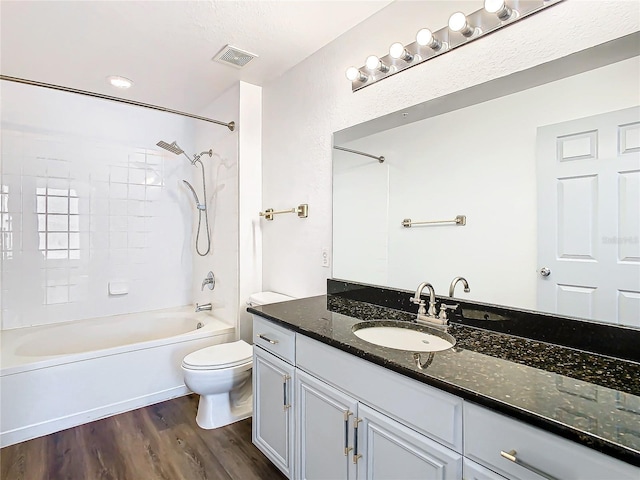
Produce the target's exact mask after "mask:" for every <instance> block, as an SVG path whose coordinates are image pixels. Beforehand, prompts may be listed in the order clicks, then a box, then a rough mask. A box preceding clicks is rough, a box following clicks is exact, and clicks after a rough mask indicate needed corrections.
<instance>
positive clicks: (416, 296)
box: [409, 282, 437, 318]
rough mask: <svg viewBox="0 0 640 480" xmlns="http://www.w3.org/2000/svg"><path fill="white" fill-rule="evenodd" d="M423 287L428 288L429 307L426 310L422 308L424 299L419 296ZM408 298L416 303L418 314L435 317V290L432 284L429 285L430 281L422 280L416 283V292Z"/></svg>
mask: <svg viewBox="0 0 640 480" xmlns="http://www.w3.org/2000/svg"><path fill="white" fill-rule="evenodd" d="M425 288H428V289H429V309H428V310H426V309H425V308H424V307H425V303H424V300H422V299H421V298H420V295H422V290H424V289H425ZM409 300H411V301H412V302H413V303H415V304H416V305H418V315H419V316H420V315H424V316H426V317H431V318H435V317H436V316H437V314H436V292H435V290H434V289H433V285H431V284H430V283H427V282H422V283H421V284H420V285H418V288H417V289H416V293H415V294H414V295H413V297H411V298H410V299H409Z"/></svg>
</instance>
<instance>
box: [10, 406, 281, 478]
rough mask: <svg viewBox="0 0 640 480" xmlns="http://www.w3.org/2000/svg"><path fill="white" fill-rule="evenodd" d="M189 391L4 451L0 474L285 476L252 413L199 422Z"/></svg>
mask: <svg viewBox="0 0 640 480" xmlns="http://www.w3.org/2000/svg"><path fill="white" fill-rule="evenodd" d="M197 408H198V397H197V396H196V395H189V396H187V397H181V398H176V399H173V400H169V401H167V402H163V403H159V404H157V405H152V406H150V407H145V408H140V409H138V410H134V411H131V412H126V413H123V414H120V415H115V416H113V417H109V418H105V419H102V420H98V421H95V422H92V423H87V424H85V425H80V426H79V427H74V428H70V429H68V430H64V431H62V432H58V433H53V434H51V435H47V436H45V437H40V438H35V439H33V440H29V441H27V442H23V443H19V444H17V445H12V446H9V447H5V448H3V449H2V450H0V479H1V480H94V479H96V480H156V479H158V480H182V479H184V480H201V479H225V480H252V479H278V480H281V479H284V478H285V477H284V476H283V475H282V473H280V471H279V470H278V469H277V468H276V467H274V466H273V465H272V464H271V462H270V461H269V460H267V458H266V457H265V456H264V455H262V453H260V451H258V449H256V448H255V446H253V444H252V443H251V419H247V420H244V421H241V422H237V423H234V424H232V425H229V426H227V427H222V428H218V429H215V430H203V429H201V428H199V427H198V426H197V425H196V420H195V415H196V410H197Z"/></svg>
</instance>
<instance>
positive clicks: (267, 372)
mask: <svg viewBox="0 0 640 480" xmlns="http://www.w3.org/2000/svg"><path fill="white" fill-rule="evenodd" d="M294 371H295V368H294V367H293V366H291V365H289V364H288V363H286V362H284V361H283V360H281V359H279V358H277V357H275V356H274V355H271V354H270V353H267V352H265V351H264V350H262V349H261V348H260V347H257V346H255V347H254V349H253V432H252V440H253V443H254V444H255V446H256V447H258V449H260V451H261V452H262V453H264V454H265V455H266V456H267V458H268V459H269V460H271V461H272V462H273V463H274V464H275V465H276V466H277V467H278V468H279V469H280V470H282V472H283V473H284V474H285V475H286V476H287V477H288V478H292V476H293V458H294V457H293V434H294V430H293V408H292V407H291V406H292V405H293V394H294V392H293V378H294Z"/></svg>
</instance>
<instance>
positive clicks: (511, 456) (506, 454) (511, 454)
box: [500, 450, 558, 480]
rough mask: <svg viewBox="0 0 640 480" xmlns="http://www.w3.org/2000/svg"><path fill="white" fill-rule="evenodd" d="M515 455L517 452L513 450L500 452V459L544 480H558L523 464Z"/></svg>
mask: <svg viewBox="0 0 640 480" xmlns="http://www.w3.org/2000/svg"><path fill="white" fill-rule="evenodd" d="M516 454H517V452H516V451H515V450H509V451H508V452H505V451H503V450H500V456H501V457H502V458H506V459H507V460H509V461H510V462H513V463H515V464H517V465H520V466H521V467H523V468H526V469H527V470H530V471H532V472H533V473H535V474H538V475H540V476H541V477H543V478H546V479H548V480H558V479H557V478H556V477H553V476H551V475H549V474H548V473H545V472H543V471H542V470H538V469H537V468H536V467H534V466H533V465H529V464H528V463H526V462H523V461H522V460H520V459H519V458H518V457H516Z"/></svg>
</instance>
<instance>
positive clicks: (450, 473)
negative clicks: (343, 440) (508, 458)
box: [357, 403, 462, 480]
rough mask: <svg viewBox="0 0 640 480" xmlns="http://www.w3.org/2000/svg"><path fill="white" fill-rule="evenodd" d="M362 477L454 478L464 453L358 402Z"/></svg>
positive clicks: (369, 479)
mask: <svg viewBox="0 0 640 480" xmlns="http://www.w3.org/2000/svg"><path fill="white" fill-rule="evenodd" d="M358 419H359V420H360V421H359V423H358V429H357V430H358V432H357V438H358V441H357V448H358V450H357V455H359V456H360V458H358V459H357V460H358V479H359V480H365V479H366V480H374V479H375V480H398V479H402V480H414V479H415V480H417V479H422V480H454V479H460V478H462V455H460V454H459V453H456V452H454V451H453V450H451V449H449V448H447V447H445V446H444V445H441V444H439V443H438V442H434V441H433V440H431V439H429V438H427V437H425V436H424V435H421V434H419V433H418V432H416V431H414V430H412V429H410V428H408V427H406V426H404V425H402V424H401V423H399V422H396V421H395V420H392V419H391V418H389V417H387V416H386V415H383V414H381V413H379V412H377V411H376V410H374V409H372V408H369V407H367V406H366V405H363V404H362V403H361V404H359V405H358Z"/></svg>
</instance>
